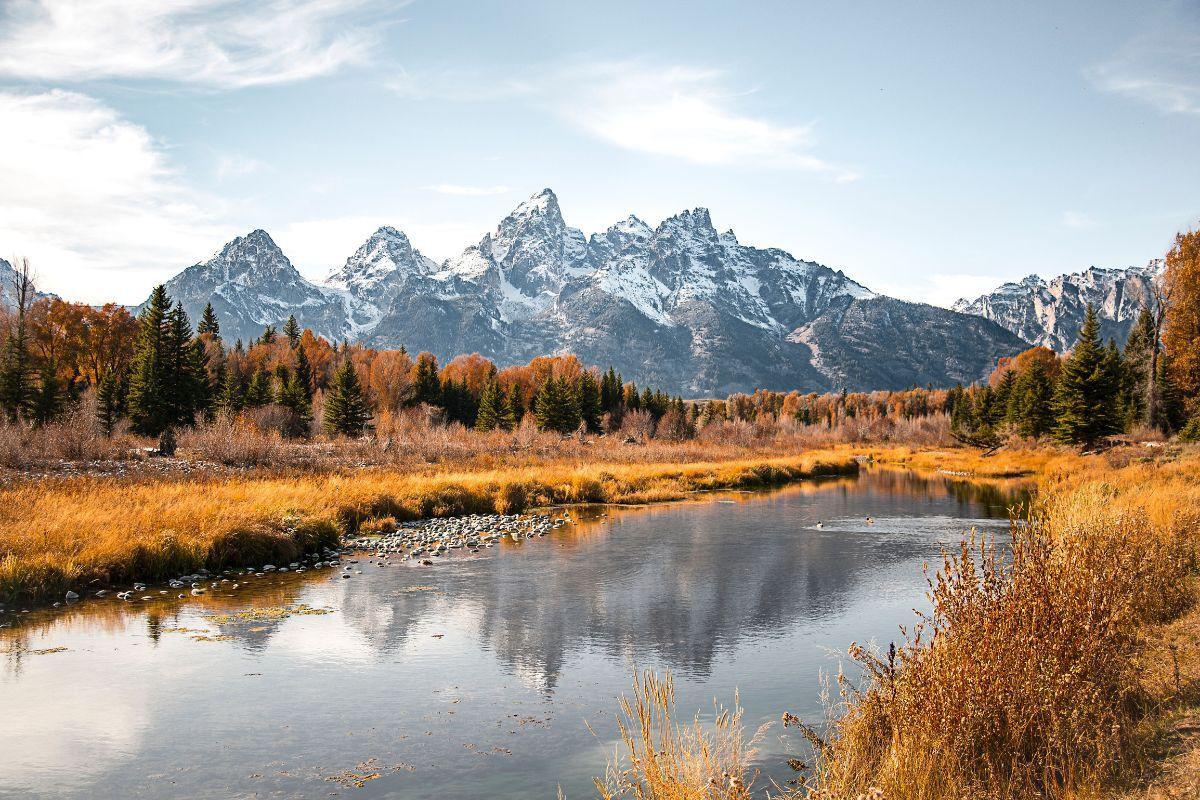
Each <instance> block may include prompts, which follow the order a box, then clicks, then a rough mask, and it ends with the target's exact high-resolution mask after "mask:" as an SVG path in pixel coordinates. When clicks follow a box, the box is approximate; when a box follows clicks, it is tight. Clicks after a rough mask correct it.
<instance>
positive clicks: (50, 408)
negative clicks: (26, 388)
mask: <svg viewBox="0 0 1200 800" xmlns="http://www.w3.org/2000/svg"><path fill="white" fill-rule="evenodd" d="M62 406H63V394H62V385H61V384H60V383H59V380H58V376H57V375H55V374H54V368H53V367H52V366H49V365H48V366H46V367H45V368H43V369H42V370H41V380H40V381H39V383H38V388H37V392H36V393H35V394H34V396H33V408H32V412H33V413H32V415H31V416H32V418H33V423H34V424H35V425H45V424H47V423H49V422H53V421H54V418H55V417H57V416H58V414H59V412H60V411H62Z"/></svg>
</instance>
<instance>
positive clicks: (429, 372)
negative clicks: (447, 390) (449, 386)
mask: <svg viewBox="0 0 1200 800" xmlns="http://www.w3.org/2000/svg"><path fill="white" fill-rule="evenodd" d="M441 399H442V383H441V381H440V380H439V379H438V363H437V357H436V356H434V355H433V354H432V353H421V354H420V355H419V356H417V374H416V376H415V377H414V378H413V402H414V403H428V404H429V405H438V404H439V403H440V402H441Z"/></svg>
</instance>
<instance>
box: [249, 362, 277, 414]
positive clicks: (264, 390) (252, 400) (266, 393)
mask: <svg viewBox="0 0 1200 800" xmlns="http://www.w3.org/2000/svg"><path fill="white" fill-rule="evenodd" d="M273 394H274V393H273V392H272V391H271V376H270V375H268V374H267V371H266V370H265V369H263V368H262V367H259V368H258V369H256V370H254V374H253V375H251V376H250V387H249V388H248V389H247V390H246V400H245V407H246V408H259V407H261V406H265V405H267V404H268V403H270V402H271V399H272V395H273Z"/></svg>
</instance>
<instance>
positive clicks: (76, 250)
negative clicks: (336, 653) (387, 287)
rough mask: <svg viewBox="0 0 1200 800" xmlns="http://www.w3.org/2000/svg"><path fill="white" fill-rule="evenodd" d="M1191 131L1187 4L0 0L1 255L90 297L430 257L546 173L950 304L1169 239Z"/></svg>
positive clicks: (598, 203)
mask: <svg viewBox="0 0 1200 800" xmlns="http://www.w3.org/2000/svg"><path fill="white" fill-rule="evenodd" d="M1197 144H1200V0H1192V1H1191V2H1178V0H1174V1H1172V2H1158V1H1157V0H1143V1H1142V2H1139V3H1128V2H1108V1H1107V0H1091V1H1089V2H1055V1H1053V0H1045V1H1044V2H1023V1H1022V0H1016V1H1014V2H1007V3H961V2H921V3H896V2H894V0H888V1H887V2H858V3H844V2H829V3H810V2H799V1H797V0H792V1H790V2H767V1H763V2H750V1H745V2H736V3H735V2H704V0H690V1H689V2H675V1H674V0H660V1H659V2H655V3H652V4H649V3H644V2H615V1H614V0H603V1H602V0H590V1H589V2H573V1H572V0H547V1H546V2H543V1H542V0H509V1H508V2H500V0H473V1H471V2H467V1H466V0H441V1H440V2H435V0H413V1H412V2H408V3H403V2H381V1H380V0H269V2H267V1H265V0H264V1H252V2H241V1H240V0H173V1H172V2H169V3H167V2H161V0H0V255H5V256H8V255H9V254H12V255H14V256H15V255H19V256H24V257H27V258H29V260H30V261H31V263H32V264H33V267H34V269H35V272H36V274H37V276H38V280H39V284H40V288H43V289H47V290H50V291H54V292H57V293H59V294H60V295H62V296H64V297H66V298H68V299H72V300H82V301H87V302H93V303H98V302H104V301H112V300H115V301H118V302H124V303H136V302H140V301H141V300H142V299H144V298H145V297H146V295H147V294H148V293H149V290H150V288H151V286H152V285H153V284H155V283H158V282H162V281H164V280H166V279H167V278H169V277H170V276H171V275H173V274H175V273H176V272H178V271H179V270H180V269H182V268H184V267H186V266H187V265H189V264H193V263H196V262H198V261H203V260H206V259H207V258H208V257H210V256H211V255H212V253H214V252H215V251H217V250H219V249H220V247H221V245H222V244H224V243H225V242H226V241H228V240H230V239H232V238H233V237H235V236H238V235H242V234H244V233H246V232H248V231H250V230H253V229H255V228H264V229H266V230H267V231H268V232H269V233H270V234H271V235H272V236H273V237H274V238H275V240H276V241H277V242H278V243H279V244H280V246H281V247H282V248H283V250H284V252H285V253H286V254H287V255H288V256H289V258H290V259H291V260H292V262H293V263H294V264H295V265H296V266H297V267H298V268H299V269H300V270H301V272H302V273H303V274H304V275H305V276H306V277H309V278H312V279H318V280H319V279H322V278H324V277H325V276H326V275H327V274H328V273H329V272H330V270H331V269H332V268H334V267H335V266H337V265H339V264H340V263H342V262H344V261H345V259H346V258H347V257H348V256H349V255H350V254H351V253H352V252H353V251H354V250H355V249H356V248H357V246H358V245H359V244H361V243H362V242H363V241H364V240H365V239H366V238H367V236H369V235H370V233H371V232H372V231H373V230H375V229H376V228H378V227H379V226H380V225H385V224H386V225H393V226H395V227H397V228H400V229H401V230H403V231H405V232H406V233H407V234H408V235H409V237H410V239H411V240H412V242H413V244H414V245H415V246H416V247H417V248H418V249H420V250H421V251H422V252H424V253H425V254H426V255H428V256H430V257H432V258H434V259H436V260H439V261H440V260H442V259H445V258H447V257H450V256H453V255H456V254H458V253H459V252H461V251H462V250H463V249H464V248H465V247H466V246H468V245H469V244H473V243H475V242H477V241H478V240H479V238H480V237H481V236H482V234H484V233H485V232H487V231H489V230H491V229H493V228H494V227H495V225H496V223H497V222H498V221H499V220H500V219H501V218H502V217H503V216H504V215H505V214H506V213H507V212H508V211H509V210H511V209H512V208H513V207H514V206H516V205H517V204H518V203H519V202H521V201H522V200H523V199H525V198H527V197H528V196H530V195H532V194H534V193H536V192H538V191H539V190H541V189H542V188H543V187H551V188H552V189H554V191H555V192H556V194H557V195H558V197H559V201H560V204H561V207H562V209H563V214H564V216H565V218H566V220H567V222H568V224H570V225H573V226H575V227H578V228H582V229H583V230H584V231H585V232H587V233H591V232H596V231H601V230H603V229H605V228H607V227H608V226H609V225H611V224H613V223H614V222H616V221H617V220H619V219H622V218H624V217H625V216H627V215H628V214H630V213H633V214H636V215H637V216H639V217H641V218H642V219H644V220H646V221H647V222H650V223H651V224H656V223H657V222H659V221H660V220H662V219H663V218H665V217H668V216H670V215H672V214H675V213H677V212H679V211H681V210H683V209H687V208H694V207H697V206H703V207H706V208H709V209H710V210H711V214H712V218H713V221H714V224H715V225H717V227H718V228H720V229H722V230H724V229H729V228H732V229H733V230H734V231H735V232H736V234H737V236H738V238H739V240H741V241H742V242H743V243H746V244H753V245H757V246H761V247H768V246H769V247H781V248H783V249H785V250H787V251H789V252H791V253H793V254H794V255H796V256H797V257H799V258H803V259H808V260H813V261H819V262H821V263H823V264H827V265H829V266H832V267H835V268H839V269H843V270H844V271H845V272H846V273H847V274H848V275H850V276H851V277H853V278H854V279H856V280H858V281H859V282H861V283H863V284H864V285H866V286H868V287H870V288H871V289H873V290H875V291H878V292H883V293H886V294H892V295H894V296H897V297H902V298H905V299H910V300H920V301H924V302H931V303H935V304H940V305H948V304H949V303H951V302H953V301H954V300H955V299H957V298H958V297H962V296H974V295H977V294H979V293H981V292H983V291H986V290H988V289H991V288H993V287H994V286H996V285H997V284H999V283H1001V282H1003V281H1006V280H1017V279H1020V278H1021V277H1024V276H1026V275H1029V274H1031V273H1038V274H1042V275H1044V276H1047V277H1049V276H1053V275H1057V274H1061V273H1064V272H1076V271H1079V270H1082V269H1085V268H1087V267H1088V266H1091V265H1096V266H1121V267H1123V266H1132V265H1143V264H1145V263H1146V262H1148V261H1149V260H1150V259H1152V258H1155V257H1159V256H1161V255H1162V254H1163V253H1164V252H1165V251H1166V250H1167V248H1168V247H1169V246H1170V243H1171V241H1172V239H1173V237H1174V235H1175V233H1176V232H1177V231H1179V230H1185V229H1188V228H1190V227H1192V226H1195V225H1196V224H1197V221H1198V220H1200V192H1197V190H1196V187H1197V186H1200V153H1198V148H1197ZM10 260H11V259H10Z"/></svg>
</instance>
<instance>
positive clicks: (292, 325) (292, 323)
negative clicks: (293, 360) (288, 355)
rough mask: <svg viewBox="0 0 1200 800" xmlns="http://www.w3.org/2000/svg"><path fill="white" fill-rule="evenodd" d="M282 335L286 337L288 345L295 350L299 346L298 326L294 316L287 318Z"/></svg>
mask: <svg viewBox="0 0 1200 800" xmlns="http://www.w3.org/2000/svg"><path fill="white" fill-rule="evenodd" d="M283 335H284V336H286V337H287V340H288V344H290V345H291V346H292V349H293V350H295V349H296V348H297V347H299V346H300V324H299V323H298V322H296V315H295V314H292V315H291V316H289V317H288V318H287V322H286V323H285V324H284V326H283Z"/></svg>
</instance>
